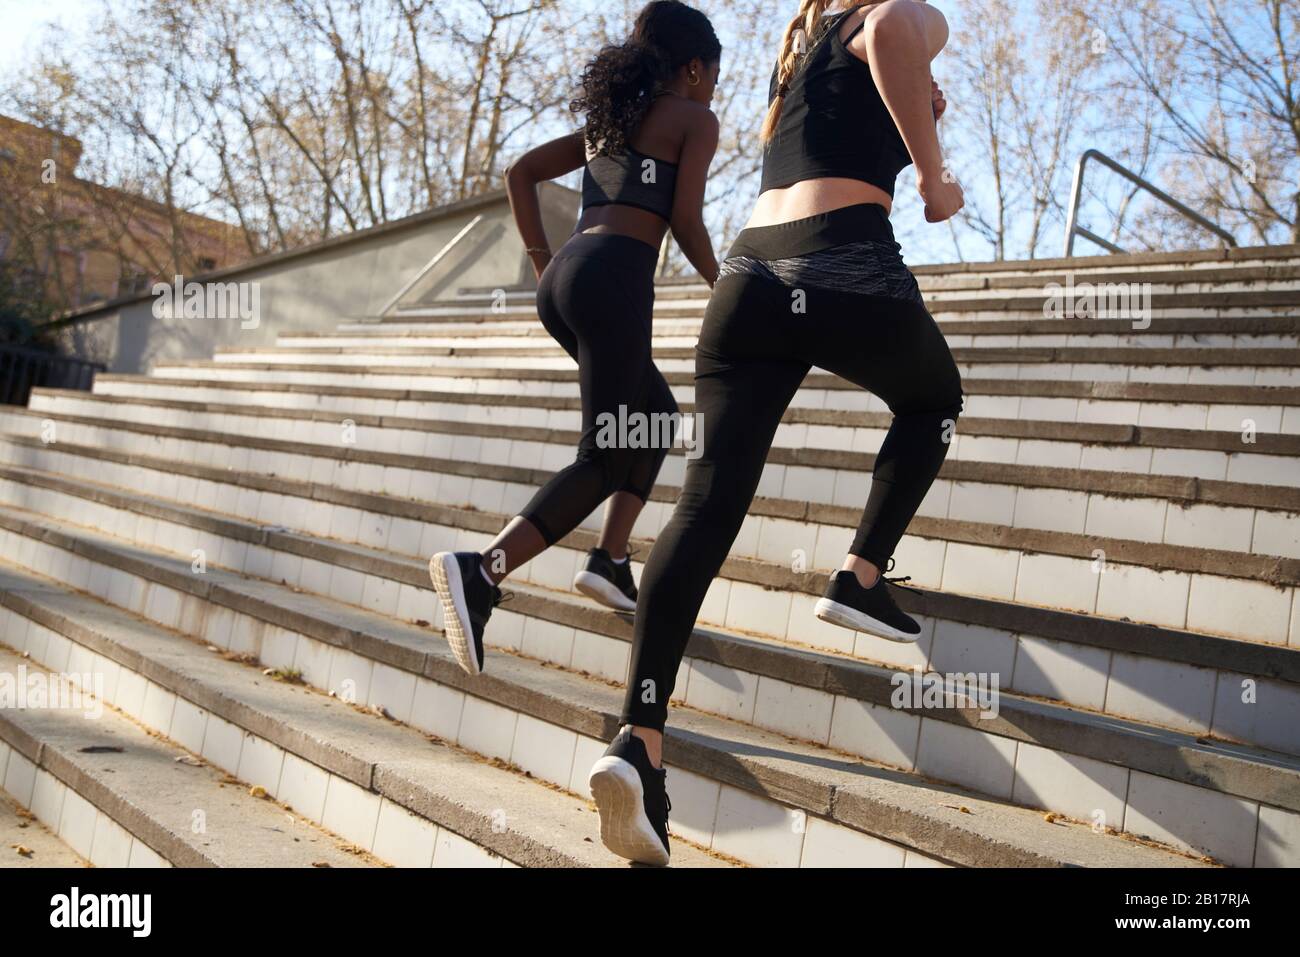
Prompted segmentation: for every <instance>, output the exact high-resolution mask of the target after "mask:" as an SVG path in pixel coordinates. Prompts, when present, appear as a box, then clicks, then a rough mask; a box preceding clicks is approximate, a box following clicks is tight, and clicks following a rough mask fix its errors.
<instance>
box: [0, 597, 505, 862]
mask: <svg viewBox="0 0 1300 957" xmlns="http://www.w3.org/2000/svg"><path fill="white" fill-rule="evenodd" d="M84 584H85V583H83V586H84ZM145 617H148V616H147V615H146V616H145ZM0 628H3V631H4V633H5V634H7V635H10V636H12V637H13V638H14V639H16V644H15V647H16V648H17V650H18V651H19V652H26V653H27V654H29V655H30V656H31V660H33V661H35V662H36V663H37V664H39V665H40V666H41V667H43V668H47V669H49V670H51V671H55V672H60V671H64V670H67V669H69V668H71V669H75V670H76V671H77V672H78V673H82V674H97V675H105V676H111V678H112V680H111V681H106V682H105V684H104V690H105V696H104V700H105V701H106V703H108V704H110V705H112V706H113V707H115V708H118V709H119V710H121V711H122V712H123V713H124V714H127V715H128V716H130V717H131V718H133V719H135V720H136V721H138V722H139V723H140V724H142V725H143V726H144V727H146V728H149V729H151V730H153V731H155V732H157V733H158V734H160V735H162V736H164V737H168V738H172V739H173V740H175V741H177V742H178V743H180V744H181V745H182V746H184V747H186V748H187V749H189V750H190V751H192V752H193V753H195V754H198V755H201V756H202V757H203V759H204V760H205V761H207V762H208V763H209V764H211V765H213V766H214V767H217V768H219V769H221V770H222V771H224V772H226V773H227V774H229V775H231V776H233V777H236V778H239V779H241V780H242V781H244V782H245V783H246V784H247V785H249V786H260V787H263V788H265V789H266V791H267V794H268V795H270V796H271V797H272V798H274V799H275V800H277V801H281V802H284V803H287V804H289V805H290V806H292V807H293V809H294V811H295V812H296V813H297V814H300V815H303V816H305V817H306V818H307V820H310V821H312V822H313V823H315V824H317V825H319V826H322V827H326V828H329V829H330V830H332V831H334V832H335V833H336V834H338V835H340V836H341V837H343V838H344V839H346V840H348V841H350V842H351V843H353V844H355V845H356V846H358V847H361V848H364V849H365V850H367V851H370V852H371V853H374V854H377V855H378V856H380V857H383V858H384V859H385V860H387V861H388V862H389V863H392V864H395V865H397V866H402V867H407V866H423V867H428V866H429V862H428V861H427V860H426V861H422V862H420V863H419V864H417V863H416V862H415V861H414V860H411V859H409V858H408V857H405V856H404V853H405V854H410V853H411V852H412V851H411V847H410V845H412V844H413V845H415V846H416V847H424V846H432V847H433V848H434V853H433V859H432V866H434V867H503V866H505V867H514V866H517V865H515V864H513V863H512V862H510V861H507V860H506V859H505V858H503V857H500V856H498V855H495V854H492V853H490V852H488V851H486V850H485V849H483V848H481V847H479V846H478V845H476V844H474V843H472V842H470V841H468V840H466V839H465V838H463V837H461V836H460V835H459V834H456V833H455V832H454V831H451V830H448V829H447V828H440V827H438V826H437V825H436V824H434V823H433V822H431V821H427V820H424V819H420V818H416V817H415V815H413V814H411V812H409V811H408V810H406V809H405V808H402V807H401V806H400V805H397V804H394V803H392V802H391V801H388V800H387V799H385V798H381V797H380V796H379V795H377V794H375V793H374V792H372V791H369V790H366V789H363V788H361V787H358V786H357V785H356V784H355V783H354V782H352V781H349V780H348V779H346V778H344V777H340V776H339V775H337V774H331V773H330V772H329V771H328V770H326V769H325V768H321V767H319V766H317V765H315V764H312V763H311V762H309V761H304V760H303V759H302V758H301V757H300V756H299V755H297V754H294V753H292V752H289V751H286V750H284V749H283V748H280V747H278V746H277V745H276V744H274V743H273V742H271V741H268V740H266V739H265V738H262V737H260V736H258V735H256V734H254V733H252V732H251V731H250V730H249V729H248V728H246V727H241V726H238V725H235V724H232V723H230V722H229V721H226V720H225V719H223V718H221V717H218V716H217V715H215V714H211V713H209V712H208V711H206V710H204V708H203V707H202V706H201V704H199V703H198V702H195V701H192V700H189V699H188V698H186V697H185V696H184V694H183V693H178V690H179V688H178V685H179V683H173V685H172V686H168V685H163V684H159V683H157V682H155V681H152V680H150V678H148V677H147V676H145V675H143V674H141V673H140V672H139V671H137V670H135V669H134V668H132V667H131V665H130V662H131V660H132V657H131V656H130V655H129V654H119V656H118V657H117V658H108V657H105V656H104V655H101V654H99V653H97V652H96V651H95V650H94V649H92V648H90V647H88V646H86V645H83V644H81V643H79V641H78V638H77V636H76V635H69V634H65V633H64V632H62V631H58V630H55V629H51V628H48V627H46V626H45V625H43V624H41V623H40V622H37V621H32V620H30V619H28V618H26V617H24V616H23V615H21V614H19V613H18V612H15V611H13V610H12V609H10V608H3V607H0ZM276 666H279V665H268V667H276ZM283 666H285V667H288V665H287V664H285V665H283ZM413 831H414V832H418V836H416V835H413V833H412V832H413ZM145 850H146V851H147V850H148V849H147V848H145ZM94 863H96V864H98V863H99V862H97V861H94ZM186 863H188V864H190V865H191V866H192V864H193V862H192V861H191V862H186ZM107 866H118V865H115V864H111V863H110V864H108V865H107ZM132 866H138V865H135V864H134V863H133V864H132ZM144 866H149V865H144Z"/></svg>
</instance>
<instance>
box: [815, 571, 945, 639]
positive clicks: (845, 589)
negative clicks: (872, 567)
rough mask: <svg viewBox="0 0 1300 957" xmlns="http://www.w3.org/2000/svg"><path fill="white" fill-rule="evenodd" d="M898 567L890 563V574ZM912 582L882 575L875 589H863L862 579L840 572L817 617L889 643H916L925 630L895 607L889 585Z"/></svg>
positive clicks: (820, 603) (818, 605)
mask: <svg viewBox="0 0 1300 957" xmlns="http://www.w3.org/2000/svg"><path fill="white" fill-rule="evenodd" d="M893 567H894V561H893V559H890V561H889V566H888V567H887V568H886V569H885V570H886V571H890V570H892V569H893ZM907 581H911V578H886V577H885V576H884V575H881V576H880V577H879V578H877V579H876V583H875V585H873V586H872V587H870V588H863V587H862V585H861V584H859V583H858V576H857V575H855V574H853V572H850V571H842V572H837V573H836V574H835V576H834V577H833V578H831V584H830V587H829V588H827V589H826V595H825V596H824V597H823V598H821V599H820V600H819V601H818V602H817V608H816V615H817V617H818V618H820V619H821V620H822V621H828V622H830V623H831V624H832V625H841V626H843V627H844V628H852V629H853V630H854V631H863V632H866V633H867V634H868V635H875V636H876V637H877V638H886V639H888V640H889V641H901V642H913V641H917V640H918V639H919V638H920V637H921V626H920V625H918V624H917V623H916V620H915V619H914V618H912V617H911V616H910V615H907V614H906V613H904V612H903V610H902V609H900V608H899V607H898V605H896V604H894V596H893V595H891V594H890V593H889V588H888V586H889V585H901V584H902V583H903V582H907Z"/></svg>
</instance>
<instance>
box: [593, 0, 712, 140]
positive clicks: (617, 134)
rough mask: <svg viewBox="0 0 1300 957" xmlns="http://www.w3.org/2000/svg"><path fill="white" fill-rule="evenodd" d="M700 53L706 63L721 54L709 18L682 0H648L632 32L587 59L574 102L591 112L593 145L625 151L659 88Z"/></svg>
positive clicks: (699, 55)
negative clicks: (621, 41)
mask: <svg viewBox="0 0 1300 957" xmlns="http://www.w3.org/2000/svg"><path fill="white" fill-rule="evenodd" d="M696 57H699V58H700V59H701V60H702V61H704V62H705V63H715V62H717V61H718V60H720V59H721V58H722V44H721V43H719V42H718V36H717V34H716V33H714V32H713V24H712V23H710V22H709V18H708V17H706V16H705V15H704V14H703V13H701V12H700V11H699V10H696V9H695V8H694V7H688V6H687V5H686V4H684V3H680V2H679V0H651V2H650V3H647V4H646V5H645V8H644V9H643V10H642V11H641V12H640V14H638V15H637V18H636V25H635V26H634V27H633V28H632V35H631V36H629V37H628V38H627V40H626V41H624V42H623V43H620V44H615V45H612V46H607V47H605V48H604V49H602V50H601V51H600V53H598V54H597V55H596V58H595V59H594V60H592V61H591V62H590V63H588V64H587V67H586V69H584V70H583V71H582V90H581V92H580V93H579V94H578V95H577V96H576V97H575V98H574V99H573V101H572V102H571V103H570V104H569V109H570V110H572V111H573V112H574V113H585V114H586V117H587V131H586V137H587V142H588V144H589V145H590V146H591V147H592V149H594V150H595V151H597V152H598V153H601V154H606V155H608V154H611V153H615V154H616V153H621V152H622V151H623V150H624V149H625V147H626V146H627V141H628V138H629V137H630V136H631V135H632V133H633V131H634V130H636V128H637V125H638V124H639V123H640V122H641V120H642V118H643V117H644V116H645V114H646V111H647V110H648V109H649V108H650V102H651V100H653V99H654V95H655V93H656V92H657V91H658V89H659V87H660V86H661V85H662V84H664V83H666V82H668V81H669V80H671V79H672V77H673V75H674V74H675V73H676V72H677V71H678V70H679V69H680V68H681V67H683V66H685V65H686V64H687V63H690V62H691V60H693V59H695V58H696Z"/></svg>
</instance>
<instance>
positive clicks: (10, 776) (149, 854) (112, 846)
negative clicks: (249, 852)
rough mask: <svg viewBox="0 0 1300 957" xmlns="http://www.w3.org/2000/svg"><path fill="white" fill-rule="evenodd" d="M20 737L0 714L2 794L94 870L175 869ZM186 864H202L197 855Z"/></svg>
mask: <svg viewBox="0 0 1300 957" xmlns="http://www.w3.org/2000/svg"><path fill="white" fill-rule="evenodd" d="M11 632H12V622H11V621H9V615H8V614H7V613H6V611H5V610H4V609H0V634H3V635H5V636H6V638H8V637H9V635H10V633H11ZM19 733H20V732H18V731H17V729H16V728H15V727H14V726H13V725H12V724H10V723H9V722H8V721H7V720H6V719H5V716H4V714H3V713H0V785H3V787H2V788H0V790H3V791H5V793H7V794H8V795H9V796H11V797H12V798H13V799H14V800H16V801H17V802H18V804H19V805H20V806H22V807H23V808H25V809H26V810H28V811H30V812H31V814H32V815H33V816H34V817H35V818H36V820H38V821H40V822H41V823H42V824H44V825H45V826H46V827H47V828H49V829H50V830H51V831H52V832H54V834H56V835H57V836H58V837H59V839H60V840H62V841H63V842H64V843H66V844H67V845H68V846H69V847H71V848H72V849H73V850H74V851H75V852H76V853H77V854H79V855H80V856H81V857H82V858H84V859H85V860H88V861H90V863H91V864H93V865H94V866H95V867H117V868H120V867H131V868H136V867H144V868H154V867H171V866H172V864H171V863H169V862H168V861H167V860H165V859H164V858H163V857H162V856H161V855H160V854H158V852H157V851H155V850H153V848H151V847H150V846H149V845H148V844H147V843H145V841H144V840H143V839H142V838H141V837H140V836H138V835H136V834H133V833H132V832H131V831H130V830H128V829H127V827H125V826H124V825H123V823H122V822H121V821H120V820H118V819H116V818H115V817H113V815H112V814H111V813H110V812H109V810H108V809H106V808H103V807H99V806H97V805H96V804H95V803H93V802H92V801H90V800H87V799H86V798H85V797H83V796H82V795H81V794H79V793H78V792H77V790H76V785H75V782H74V784H73V785H72V786H69V785H68V783H66V782H65V781H64V780H62V779H61V778H59V777H58V776H56V775H55V774H54V773H52V772H51V771H50V770H48V769H47V768H44V767H41V766H39V765H38V764H36V763H35V762H34V761H32V760H31V759H30V758H29V757H28V756H27V755H24V754H23V753H22V752H21V751H20V750H19V749H18V748H16V747H13V746H12V744H11V743H10V740H9V739H10V738H11V737H12V738H13V740H14V743H16V742H17V734H19ZM106 803H107V802H106ZM185 863H186V864H189V865H190V866H195V865H199V864H201V862H200V861H199V860H196V859H195V858H194V857H191V858H190V859H188V860H187V861H185Z"/></svg>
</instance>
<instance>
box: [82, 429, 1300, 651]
mask: <svg viewBox="0 0 1300 957" xmlns="http://www.w3.org/2000/svg"><path fill="white" fill-rule="evenodd" d="M104 432H105V433H107V434H101V435H99V436H90V435H87V434H85V432H84V430H81V429H80V428H79V427H76V426H73V427H72V428H71V429H65V431H64V434H63V441H66V442H69V443H72V444H86V445H104V446H108V447H117V448H119V449H121V444H120V440H121V439H122V438H123V437H124V436H126V437H129V433H125V432H123V433H113V432H111V431H110V430H104ZM69 433H71V434H69ZM127 451H129V449H128V450H127ZM245 451H246V452H248V454H247V455H244V456H240V455H235V456H234V457H233V458H232V457H231V456H230V455H229V453H228V452H227V453H225V454H222V453H221V450H220V449H219V447H213V448H211V449H208V450H207V454H204V451H203V450H202V449H198V448H185V447H184V446H182V445H181V444H179V443H176V442H175V440H169V442H168V443H167V444H164V445H163V446H162V448H161V449H159V448H158V447H157V446H156V445H155V447H154V448H151V449H149V450H147V453H148V454H154V455H158V454H161V455H162V456H163V457H164V458H175V459H186V458H188V459H190V460H194V461H200V462H223V463H229V467H231V468H240V469H243V468H245V467H249V468H251V469H252V470H254V471H259V469H258V468H257V467H256V465H255V464H254V465H249V464H248V463H251V462H255V460H256V458H257V456H256V453H255V452H253V451H249V450H245ZM191 453H196V454H191ZM274 454H275V453H262V455H264V456H268V457H267V458H265V459H264V461H266V462H268V463H270V462H271V461H272V459H271V458H270V456H273V455H274ZM241 459H242V461H241ZM279 461H281V462H284V461H285V459H283V458H281V459H280V460H279ZM290 461H291V460H290ZM318 467H319V468H318ZM264 468H265V470H266V473H265V474H275V473H276V472H277V471H278V469H277V468H276V467H275V466H272V465H269V464H268V465H267V466H264ZM343 471H349V472H350V471H355V472H356V478H357V480H358V482H357V484H356V485H355V486H353V487H352V490H354V491H373V490H375V489H382V488H385V487H386V486H385V482H384V470H383V469H382V468H380V467H379V466H375V467H373V468H372V469H371V470H370V472H369V473H368V475H364V476H363V475H362V471H363V470H361V469H356V470H352V469H350V468H345V469H343ZM338 472H339V465H338V463H336V462H334V463H331V462H322V461H318V460H313V461H312V462H310V463H304V465H303V467H301V468H297V469H294V468H292V466H290V468H289V470H288V471H286V472H279V474H293V475H302V476H304V477H306V476H308V475H310V478H311V480H314V481H320V482H324V483H326V484H333V485H336V486H338V487H343V486H342V485H341V483H340V482H339V481H338V474H337V473H338ZM462 478H463V477H462ZM399 494H404V493H400V492H399ZM507 504H508V503H507ZM504 511H506V512H510V511H512V509H511V508H506V509H504ZM667 519H668V508H667V504H666V503H660V502H655V503H652V505H651V507H650V508H648V509H647V510H646V513H645V519H644V520H645V521H646V522H647V523H648V524H649V523H658V527H661V526H662V523H664V522H666V521H667ZM270 520H271V521H275V518H274V517H272V518H271V519H270ZM918 521H924V520H923V519H919V520H918ZM786 525H787V529H783V531H795V532H797V533H799V534H800V535H801V536H802V538H801V540H804V541H806V540H807V537H806V531H805V529H806V526H805V525H804V524H802V523H786ZM650 527H655V526H653V525H650ZM752 528H753V526H752V525H751V529H752ZM1021 534H1030V535H1032V534H1033V533H1032V532H1029V533H1026V532H1024V531H1023V530H1022V531H1021ZM1048 534H1056V533H1048ZM852 537H853V529H852V528H849V527H845V526H832V525H818V526H817V537H816V545H815V546H814V548H813V550H812V551H811V552H807V553H805V554H803V555H796V556H795V557H796V558H799V559H801V564H802V565H803V567H805V568H809V569H813V568H833V567H837V566H838V564H839V562H840V561H841V560H842V558H843V555H844V554H846V552H847V550H848V548H849V546H850V544H851V540H852ZM774 541H776V542H779V541H780V539H779V538H776V539H774ZM981 541H982V540H980V539H976V540H971V541H965V540H952V541H949V540H947V539H944V538H935V537H926V536H925V535H924V534H923V533H919V532H916V531H915V530H914V532H913V533H912V534H909V535H907V536H905V537H904V538H903V540H902V542H901V543H900V545H899V547H898V549H897V550H896V552H895V558H896V559H897V564H898V567H899V568H901V569H906V570H907V571H908V573H909V574H910V575H911V577H912V578H913V580H914V583H915V584H916V585H918V586H919V587H922V588H934V589H937V590H942V591H945V592H951V593H955V594H961V595H972V596H979V597H984V598H991V599H997V600H1003V601H1017V602H1025V603H1029V604H1037V605H1043V606H1045V607H1050V608H1061V609H1065V610H1069V611H1076V612H1083V613H1087V614H1094V613H1095V614H1099V615H1102V616H1103V617H1107V618H1126V619H1128V620H1132V621H1140V622H1147V623H1150V624H1156V625H1163V626H1166V627H1170V628H1180V629H1181V628H1186V629H1188V630H1191V631H1196V632H1201V633H1204V634H1210V635H1223V636H1225V637H1230V638H1239V639H1242V640H1247V641H1258V642H1265V643H1269V644H1276V645H1286V644H1288V643H1289V644H1291V645H1292V646H1298V645H1300V618H1297V616H1296V615H1295V614H1294V613H1293V612H1295V610H1296V605H1297V602H1296V598H1295V594H1294V593H1295V591H1296V589H1295V588H1294V587H1293V585H1291V584H1288V585H1286V586H1283V587H1277V586H1274V585H1271V584H1266V583H1265V582H1263V581H1251V580H1248V579H1244V578H1239V577H1225V575H1224V574H1222V573H1219V574H1216V573H1207V572H1204V571H1198V570H1196V567H1194V565H1193V564H1191V563H1193V562H1194V559H1195V550H1190V551H1187V552H1179V553H1177V554H1179V555H1182V556H1183V558H1184V559H1186V561H1187V562H1188V563H1189V564H1188V567H1187V568H1185V569H1184V570H1181V571H1172V570H1171V571H1163V572H1158V571H1153V570H1150V569H1148V568H1146V567H1143V566H1142V565H1139V564H1132V563H1124V562H1123V561H1122V558H1121V553H1120V552H1117V551H1116V548H1117V547H1121V546H1122V547H1124V548H1127V547H1129V546H1127V545H1123V544H1122V543H1121V546H1113V545H1107V546H1106V547H1101V545H1100V543H1101V542H1104V541H1106V540H1104V539H1098V540H1097V541H1096V542H1092V541H1089V540H1086V539H1085V540H1084V541H1083V544H1087V545H1088V548H1087V549H1086V550H1085V551H1079V550H1078V549H1079V548H1082V544H1080V541H1079V540H1078V539H1064V540H1060V541H1061V542H1062V548H1063V549H1066V543H1067V542H1068V543H1070V544H1069V545H1068V549H1066V550H1065V551H1063V553H1061V554H1050V553H1044V552H1043V551H1042V548H1043V547H1044V546H1045V545H1046V544H1047V540H1041V541H1042V542H1043V544H1036V545H1035V546H1034V550H1033V551H1030V550H1028V549H1025V548H1020V547H1012V546H998V545H993V544H981V543H980V542H981ZM1035 541H1036V542H1037V541H1040V540H1039V539H1035ZM771 547H778V548H780V549H781V550H782V551H783V552H785V554H787V555H792V554H794V551H793V548H792V549H790V550H789V551H785V548H786V547H785V545H784V544H781V545H772V546H771ZM1147 547H1148V548H1150V547H1155V546H1147ZM1098 548H1100V549H1101V554H1098ZM1106 548H1110V554H1109V555H1107V554H1106ZM1085 552H1086V553H1085ZM783 564H787V563H783ZM787 567H791V566H789V565H788V566H787ZM1103 568H1104V573H1102V574H1099V573H1098V572H1099V569H1103ZM719 588H721V586H720V585H717V584H716V583H715V591H716V590H717V589H719ZM753 591H754V593H755V594H752V595H750V594H748V589H746V598H751V599H753V600H754V604H753V605H752V606H748V607H746V606H745V603H744V602H743V601H742V600H741V597H740V596H739V595H737V596H735V599H734V600H733V601H728V602H727V607H728V608H730V607H733V606H735V607H736V608H737V611H736V612H734V613H731V612H728V613H727V617H726V620H725V622H720V623H725V624H727V625H728V626H729V627H731V626H734V627H738V628H742V629H746V630H754V631H758V632H760V633H762V632H764V630H765V629H766V628H769V627H770V626H771V620H772V615H773V614H774V613H775V612H779V611H782V610H783V609H784V612H785V613H783V614H780V616H779V621H780V622H782V623H784V622H785V620H786V617H787V614H788V606H786V605H781V606H780V607H776V606H774V605H773V602H789V601H790V600H792V599H791V596H789V595H785V594H784V593H782V592H768V591H766V590H764V589H762V588H761V587H758V586H754V587H753ZM724 594H725V593H724ZM717 597H718V598H719V599H722V598H723V597H724V595H718V596H717ZM717 612H718V608H717V606H716V605H714V604H711V603H708V602H706V606H705V612H704V614H706V616H707V615H708V614H710V613H713V614H717ZM709 620H718V619H716V618H713V619H709ZM777 637H784V635H783V634H781V635H777Z"/></svg>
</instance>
